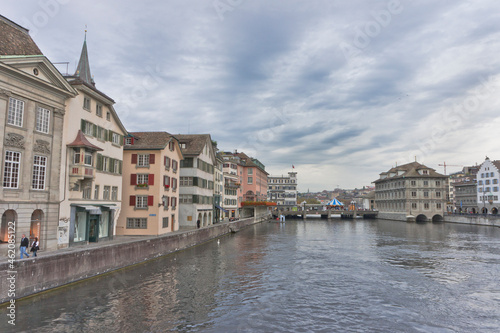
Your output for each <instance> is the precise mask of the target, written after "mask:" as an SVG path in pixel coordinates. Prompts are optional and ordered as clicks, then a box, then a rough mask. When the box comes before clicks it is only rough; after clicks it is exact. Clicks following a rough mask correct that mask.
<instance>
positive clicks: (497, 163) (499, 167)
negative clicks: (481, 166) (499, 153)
mask: <svg viewBox="0 0 500 333" xmlns="http://www.w3.org/2000/svg"><path fill="white" fill-rule="evenodd" d="M491 163H493V165H494V166H495V167H496V168H497V170H498V171H500V161H491Z"/></svg>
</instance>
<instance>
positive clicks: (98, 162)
mask: <svg viewBox="0 0 500 333" xmlns="http://www.w3.org/2000/svg"><path fill="white" fill-rule="evenodd" d="M96 168H97V170H99V171H102V155H101V154H97V164H96Z"/></svg>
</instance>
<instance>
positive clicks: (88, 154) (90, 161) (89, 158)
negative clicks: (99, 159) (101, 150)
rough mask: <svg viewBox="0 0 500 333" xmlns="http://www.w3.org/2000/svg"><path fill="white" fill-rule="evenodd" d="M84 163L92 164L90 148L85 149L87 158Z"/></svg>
mask: <svg viewBox="0 0 500 333" xmlns="http://www.w3.org/2000/svg"><path fill="white" fill-rule="evenodd" d="M83 164H85V165H92V153H91V152H90V151H88V150H86V151H85V160H84V162H83Z"/></svg>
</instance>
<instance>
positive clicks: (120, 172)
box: [118, 161, 123, 175]
mask: <svg viewBox="0 0 500 333" xmlns="http://www.w3.org/2000/svg"><path fill="white" fill-rule="evenodd" d="M122 164H123V162H122V161H119V162H118V168H119V170H118V173H119V174H120V175H121V174H122Z"/></svg>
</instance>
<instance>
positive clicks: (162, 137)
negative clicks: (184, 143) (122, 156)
mask: <svg viewBox="0 0 500 333" xmlns="http://www.w3.org/2000/svg"><path fill="white" fill-rule="evenodd" d="M129 134H131V135H132V136H133V137H134V144H133V145H125V146H123V149H124V150H134V149H164V148H165V147H166V146H167V145H168V143H169V142H170V140H172V139H173V138H174V137H173V136H172V134H170V133H167V132H130V133H129ZM174 139H175V138H174Z"/></svg>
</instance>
